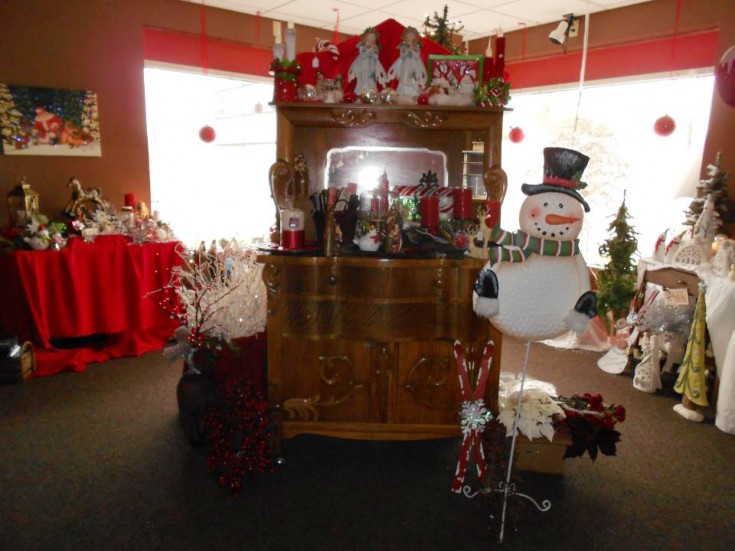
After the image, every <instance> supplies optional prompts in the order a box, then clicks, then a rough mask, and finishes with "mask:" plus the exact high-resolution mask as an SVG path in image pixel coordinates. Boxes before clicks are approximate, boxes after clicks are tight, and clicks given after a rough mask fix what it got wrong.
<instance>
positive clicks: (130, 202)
mask: <svg viewBox="0 0 735 551" xmlns="http://www.w3.org/2000/svg"><path fill="white" fill-rule="evenodd" d="M137 204H138V201H137V199H136V197H135V193H126V194H125V206H126V207H133V208H135V206H136V205H137Z"/></svg>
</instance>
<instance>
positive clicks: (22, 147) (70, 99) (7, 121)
mask: <svg viewBox="0 0 735 551" xmlns="http://www.w3.org/2000/svg"><path fill="white" fill-rule="evenodd" d="M0 146H2V152H3V154H4V155H68V156H74V157H100V156H101V155H102V149H101V147H100V127H99V120H98V116H97V94H96V93H94V92H92V91H90V90H67V89H60V88H40V87H33V86H12V85H8V84H2V83H0Z"/></svg>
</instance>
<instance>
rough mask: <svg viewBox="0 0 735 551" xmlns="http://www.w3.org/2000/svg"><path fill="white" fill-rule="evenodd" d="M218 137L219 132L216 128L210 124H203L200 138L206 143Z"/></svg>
mask: <svg viewBox="0 0 735 551" xmlns="http://www.w3.org/2000/svg"><path fill="white" fill-rule="evenodd" d="M216 137H217V134H216V132H215V131H214V128H212V127H211V126H209V125H208V124H206V125H204V126H202V127H201V129H200V130H199V139H200V140H202V141H203V142H204V143H212V142H213V141H214V139H215V138H216Z"/></svg>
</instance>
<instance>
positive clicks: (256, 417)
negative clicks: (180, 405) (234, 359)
mask: <svg viewBox="0 0 735 551" xmlns="http://www.w3.org/2000/svg"><path fill="white" fill-rule="evenodd" d="M220 390H221V398H220V399H219V400H217V402H216V405H215V406H214V407H213V408H212V409H211V410H210V412H209V414H208V415H207V417H206V418H205V425H206V427H207V434H208V437H209V450H208V454H207V466H208V467H209V470H210V472H212V473H213V474H214V475H215V476H216V477H217V483H218V484H219V485H220V487H222V488H226V489H227V490H229V492H230V494H231V495H232V496H233V497H238V496H239V495H240V491H241V490H242V485H243V481H244V479H245V478H246V477H254V476H255V475H256V474H257V473H263V472H268V473H272V472H273V471H274V460H273V456H272V434H273V429H272V422H271V417H270V413H269V409H268V403H267V401H266V400H265V398H264V397H263V395H262V394H261V393H260V391H258V389H257V388H256V387H255V385H254V384H253V382H252V381H250V380H249V379H247V378H245V377H237V378H231V379H228V380H227V381H224V382H222V384H221V387H220Z"/></svg>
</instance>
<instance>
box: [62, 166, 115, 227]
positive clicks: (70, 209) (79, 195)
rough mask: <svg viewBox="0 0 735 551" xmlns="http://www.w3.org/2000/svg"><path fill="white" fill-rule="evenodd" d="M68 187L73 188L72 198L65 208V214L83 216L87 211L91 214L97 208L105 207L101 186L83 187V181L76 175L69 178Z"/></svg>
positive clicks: (72, 216)
mask: <svg viewBox="0 0 735 551" xmlns="http://www.w3.org/2000/svg"><path fill="white" fill-rule="evenodd" d="M66 187H69V188H71V199H70V200H69V202H68V203H67V205H66V208H65V209H64V214H66V215H67V216H69V217H70V218H83V217H84V216H83V215H84V214H85V213H88V214H91V212H93V211H95V210H101V209H104V208H105V202H104V201H103V200H102V190H101V189H100V188H83V187H82V183H81V182H80V181H79V180H78V179H77V178H75V177H74V176H72V177H71V178H69V182H68V183H67V184H66ZM80 215H82V216H80Z"/></svg>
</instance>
